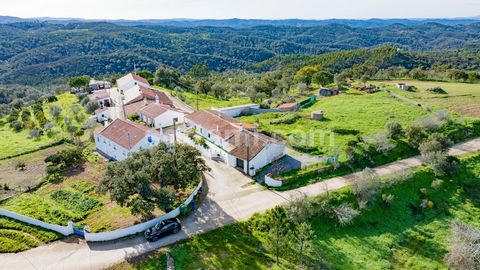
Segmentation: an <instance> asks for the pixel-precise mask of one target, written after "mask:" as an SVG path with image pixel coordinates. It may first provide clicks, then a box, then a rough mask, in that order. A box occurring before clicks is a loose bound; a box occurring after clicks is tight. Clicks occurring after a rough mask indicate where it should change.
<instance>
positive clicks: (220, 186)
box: [0, 138, 480, 270]
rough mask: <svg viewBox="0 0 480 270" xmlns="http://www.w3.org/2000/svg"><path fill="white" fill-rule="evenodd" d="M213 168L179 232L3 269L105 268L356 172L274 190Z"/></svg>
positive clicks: (52, 250) (72, 245)
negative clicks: (196, 206) (199, 199)
mask: <svg viewBox="0 0 480 270" xmlns="http://www.w3.org/2000/svg"><path fill="white" fill-rule="evenodd" d="M475 151H480V138H477V139H475V140H472V141H469V142H465V143H462V144H458V145H455V146H454V147H452V148H451V150H450V154H452V155H461V154H466V153H469V152H475ZM207 162H208V164H209V165H210V166H211V168H212V171H211V172H210V173H208V174H207V175H206V183H207V186H208V188H207V189H206V190H205V191H206V192H205V193H206V194H207V196H206V198H205V199H204V202H203V203H202V204H201V206H200V208H199V209H197V210H196V211H195V212H194V213H193V214H192V215H190V216H189V217H187V218H186V219H185V220H184V221H183V224H184V229H183V230H182V232H180V233H178V234H177V235H172V236H169V237H166V238H164V239H161V240H160V241H158V242H155V243H147V242H145V241H144V239H143V238H142V237H141V236H137V237H132V238H128V239H122V240H118V241H111V242H106V243H93V244H92V243H86V242H84V241H79V240H78V239H77V238H73V237H69V238H67V239H64V240H61V241H57V242H54V243H52V244H49V245H45V246H41V247H38V248H35V249H32V250H28V251H25V252H20V253H17V254H3V255H0V269H5V270H11V269H22V270H29V269H101V268H105V267H108V266H110V265H113V264H116V263H118V262H120V261H122V260H124V259H126V258H130V257H133V256H136V255H139V254H143V253H145V252H148V251H151V250H154V249H156V248H159V247H162V246H165V245H169V244H172V243H175V242H177V241H180V240H183V239H186V238H187V237H189V236H191V235H194V234H200V233H204V232H206V231H209V230H212V229H215V228H218V227H220V226H223V225H227V224H231V223H233V222H235V221H239V220H245V219H248V218H249V217H251V216H252V215H253V214H254V213H257V212H262V211H265V210H267V209H270V208H273V207H275V206H276V205H280V204H284V203H286V202H288V201H289V200H291V199H292V198H294V197H296V196H298V195H300V194H306V195H308V196H314V195H319V194H322V193H324V192H325V190H326V187H328V190H335V189H339V188H342V187H345V186H347V185H349V184H351V183H352V181H355V179H356V176H357V174H351V175H347V176H343V177H336V178H332V179H329V180H326V181H324V182H321V183H316V184H312V185H309V186H306V187H302V188H299V189H296V190H290V191H285V192H274V191H270V190H265V189H263V187H261V186H259V185H257V184H253V183H252V182H251V180H250V179H249V178H247V177H245V176H244V175H243V174H241V173H240V172H238V171H237V170H235V169H233V168H231V167H228V166H227V165H225V164H223V163H217V162H215V161H212V160H209V161H207ZM421 163H422V160H421V158H420V157H413V158H408V159H404V160H400V161H396V162H393V163H391V164H387V165H384V166H381V167H378V168H375V172H376V173H378V174H379V175H388V174H391V173H395V172H399V171H402V170H405V169H410V168H414V167H417V166H419V165H420V164H421Z"/></svg>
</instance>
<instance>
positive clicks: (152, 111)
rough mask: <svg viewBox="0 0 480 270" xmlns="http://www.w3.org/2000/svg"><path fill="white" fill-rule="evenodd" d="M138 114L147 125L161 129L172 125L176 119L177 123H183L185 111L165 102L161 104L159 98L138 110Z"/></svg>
mask: <svg viewBox="0 0 480 270" xmlns="http://www.w3.org/2000/svg"><path fill="white" fill-rule="evenodd" d="M138 116H140V119H141V120H142V121H143V122H145V123H146V124H147V125H149V126H151V127H154V128H155V129H161V128H164V127H169V126H172V125H173V121H174V119H175V121H176V123H183V122H184V117H185V112H184V111H181V110H179V109H175V108H172V107H170V106H168V105H165V104H160V103H159V102H158V99H157V101H156V102H155V103H150V104H148V105H147V106H145V107H143V108H141V109H140V110H139V111H138Z"/></svg>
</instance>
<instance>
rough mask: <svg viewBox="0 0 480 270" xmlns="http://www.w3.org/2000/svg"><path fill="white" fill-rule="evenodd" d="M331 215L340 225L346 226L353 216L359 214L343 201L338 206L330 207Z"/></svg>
mask: <svg viewBox="0 0 480 270" xmlns="http://www.w3.org/2000/svg"><path fill="white" fill-rule="evenodd" d="M332 212H333V215H334V217H335V219H336V220H337V222H338V224H339V225H340V226H346V225H348V224H350V223H351V222H352V221H353V219H355V217H357V216H358V215H359V214H360V211H358V210H355V209H354V208H353V207H351V206H350V205H348V204H347V203H343V204H341V205H339V206H335V207H333V208H332Z"/></svg>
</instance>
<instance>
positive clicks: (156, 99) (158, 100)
mask: <svg viewBox="0 0 480 270" xmlns="http://www.w3.org/2000/svg"><path fill="white" fill-rule="evenodd" d="M155 103H156V104H160V98H159V97H158V95H155Z"/></svg>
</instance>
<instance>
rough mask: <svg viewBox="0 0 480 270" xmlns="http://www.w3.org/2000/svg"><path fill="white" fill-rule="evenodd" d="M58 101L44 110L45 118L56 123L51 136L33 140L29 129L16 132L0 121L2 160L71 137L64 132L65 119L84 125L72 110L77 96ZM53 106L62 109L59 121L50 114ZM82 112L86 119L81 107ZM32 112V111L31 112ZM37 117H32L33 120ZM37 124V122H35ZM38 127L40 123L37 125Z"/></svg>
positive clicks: (61, 96)
mask: <svg viewBox="0 0 480 270" xmlns="http://www.w3.org/2000/svg"><path fill="white" fill-rule="evenodd" d="M57 99H58V101H55V102H51V103H44V104H43V110H44V113H45V117H46V118H47V120H48V121H52V122H54V123H55V126H54V127H53V128H52V132H51V133H52V134H51V136H47V135H43V136H40V137H39V138H37V139H34V138H31V137H30V135H29V130H28V129H26V128H25V129H23V130H22V131H20V132H16V131H14V130H13V129H12V128H11V127H10V125H9V124H7V123H6V121H5V119H0V138H2V140H0V159H1V158H5V157H8V156H11V155H16V154H20V153H24V152H28V151H32V150H35V149H38V148H40V147H42V146H45V145H48V144H51V143H53V142H56V141H58V140H60V139H63V138H67V137H69V134H68V133H67V132H66V131H65V130H64V124H63V119H64V117H70V118H72V123H73V125H75V126H81V124H82V123H80V122H77V121H76V120H75V117H74V113H73V111H72V109H71V107H72V105H74V104H78V100H77V98H76V97H75V95H72V94H69V93H65V94H61V95H58V96H57ZM51 106H60V107H61V108H62V111H61V117H59V118H58V119H57V120H55V119H53V117H52V115H51V114H50V107H51ZM80 108H81V110H80V112H79V114H84V116H85V118H87V117H88V114H87V113H86V112H85V111H84V110H83V108H82V107H81V106H80ZM29 109H30V108H29ZM30 111H31V110H30ZM34 118H35V117H34V116H33V115H32V119H34ZM34 122H35V123H36V121H34ZM36 124H37V125H38V123H36Z"/></svg>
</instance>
